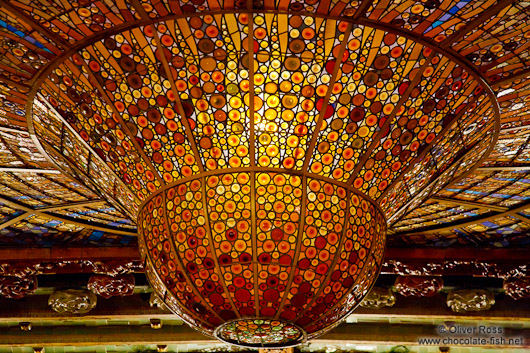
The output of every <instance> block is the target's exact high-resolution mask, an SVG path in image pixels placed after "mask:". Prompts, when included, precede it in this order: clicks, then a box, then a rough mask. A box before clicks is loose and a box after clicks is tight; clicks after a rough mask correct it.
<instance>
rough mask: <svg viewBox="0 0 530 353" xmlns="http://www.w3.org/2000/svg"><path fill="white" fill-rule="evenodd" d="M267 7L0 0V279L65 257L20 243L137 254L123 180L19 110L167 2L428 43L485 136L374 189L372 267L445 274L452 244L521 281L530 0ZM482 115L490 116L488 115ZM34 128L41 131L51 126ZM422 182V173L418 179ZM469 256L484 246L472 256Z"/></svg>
mask: <svg viewBox="0 0 530 353" xmlns="http://www.w3.org/2000/svg"><path fill="white" fill-rule="evenodd" d="M278 3H280V2H278ZM275 4H276V2H270V3H269V2H267V1H265V4H263V3H262V2H260V1H254V2H253V3H252V2H251V1H249V4H246V3H245V2H242V3H241V2H236V4H234V2H233V1H231V2H230V1H225V2H223V1H220V2H218V1H213V0H212V1H207V2H202V1H191V2H189V1H173V0H168V1H148V0H119V1H114V2H113V1H91V0H80V1H78V2H69V1H61V0H0V247H1V249H0V250H6V251H7V250H8V252H5V253H4V254H9V255H6V257H5V260H4V263H3V264H1V265H0V269H1V271H2V272H0V274H3V275H8V276H9V275H13V273H15V272H13V271H11V270H10V268H11V269H12V268H14V267H16V266H17V264H24V266H30V265H31V266H34V265H35V264H36V263H39V262H43V261H44V260H47V261H48V262H50V263H53V262H56V263H58V262H60V261H70V262H72V261H74V260H75V259H74V258H72V257H70V258H68V256H66V257H65V255H64V253H53V252H47V253H46V254H45V255H42V254H44V253H43V252H37V253H35V252H32V251H35V250H37V251H41V250H44V249H49V248H75V249H77V250H76V251H80V252H79V254H82V257H81V258H80V260H82V261H87V262H89V261H91V255H90V253H82V249H94V248H104V249H107V248H108V249H110V248H119V249H122V248H127V249H136V247H137V244H138V243H137V238H136V220H135V219H134V216H133V214H134V212H133V211H131V207H132V206H131V205H130V204H127V202H125V201H124V202H118V201H115V200H123V199H124V198H123V195H125V193H124V191H123V190H122V186H121V183H122V181H120V180H119V178H117V177H115V176H108V178H106V179H105V180H104V181H101V180H102V178H103V177H102V175H103V174H102V172H101V170H102V165H101V163H102V162H101V159H100V158H99V159H98V156H97V154H94V153H91V152H88V153H87V155H88V158H87V161H86V163H85V164H84V165H74V163H69V162H68V161H69V160H71V159H72V156H75V154H76V153H80V152H79V151H84V149H85V148H86V147H84V146H81V145H79V146H77V145H76V143H75V142H74V141H73V140H72V139H71V138H69V135H68V132H67V131H64V129H63V130H57V131H56V132H57V133H56V140H55V141H54V143H55V150H56V151H58V152H56V153H58V154H62V155H63V156H65V157H66V159H65V162H63V163H62V164H61V165H56V164H55V163H54V162H53V161H54V160H58V159H56V158H54V156H53V155H51V153H52V152H50V149H46V150H45V148H43V147H42V145H41V143H40V142H39V141H38V139H37V137H36V135H35V127H34V126H33V125H32V114H34V113H35V111H34V109H37V110H38V109H39V106H38V104H37V105H36V106H34V104H33V103H34V100H35V99H38V98H39V97H38V96H37V95H36V94H37V88H38V86H39V85H40V84H41V83H42V82H43V80H44V79H45V74H44V73H45V72H47V71H46V70H48V69H49V68H50V67H53V66H54V65H55V63H56V62H57V61H59V60H60V59H61V58H62V57H64V56H69V55H71V54H72V53H74V52H76V51H78V50H80V49H81V48H83V47H85V46H86V45H87V44H88V43H93V42H95V41H97V40H101V39H102V38H105V36H108V35H110V34H111V33H117V32H119V31H121V30H123V29H124V28H128V27H131V26H132V25H131V23H135V25H141V24H148V23H153V22H156V21H159V20H160V19H161V18H165V19H172V18H178V17H179V15H178V13H177V12H178V11H177V12H175V14H170V12H171V11H174V9H176V8H180V6H181V7H182V9H185V10H184V11H185V12H186V11H192V12H208V11H213V12H214V13H215V12H216V11H217V12H219V11H220V12H222V11H223V9H231V8H234V6H235V7H239V8H243V9H246V10H245V11H247V10H249V9H251V8H254V9H261V8H263V7H265V8H267V9H269V8H270V7H273V9H272V10H271V11H272V12H274V11H279V12H281V11H282V10H284V9H287V8H289V9H291V10H294V11H302V12H304V11H305V12H309V13H316V14H326V15H330V16H331V17H333V18H340V17H341V16H342V17H343V18H346V19H348V20H349V21H353V22H356V23H359V24H362V25H365V26H372V27H374V28H384V29H385V30H387V31H390V32H392V33H396V34H398V35H404V36H407V38H413V39H414V40H416V41H418V42H419V43H422V44H425V45H427V46H429V47H431V48H436V49H437V50H439V51H440V52H442V53H444V55H446V56H447V57H450V58H451V59H452V60H454V61H455V62H457V63H459V64H461V65H462V66H463V67H465V68H467V69H468V70H469V71H470V72H473V73H474V74H475V75H476V76H477V77H478V78H479V79H480V80H481V81H482V82H484V83H485V85H486V86H488V87H490V88H491V94H492V95H494V96H495V98H496V102H494V103H492V104H491V106H488V107H487V108H484V107H482V108H481V106H479V107H470V108H469V109H471V110H473V109H476V111H475V112H474V113H476V116H477V117H478V118H474V119H476V120H473V121H470V122H467V123H466V124H467V125H466V128H467V127H469V128H470V129H471V130H472V129H478V130H481V129H482V130H484V131H486V130H488V131H491V133H490V134H489V135H488V137H487V138H484V139H483V140H473V138H470V137H469V141H468V140H467V137H465V136H464V135H462V136H461V137H460V139H459V138H455V139H452V140H446V141H443V142H444V143H445V146H446V147H447V146H451V144H455V145H457V144H459V145H460V144H461V146H459V148H461V153H459V154H455V155H449V156H448V157H447V158H445V159H443V158H442V157H440V155H437V151H436V150H434V151H432V152H430V153H429V154H425V155H419V156H418V157H417V158H416V159H415V162H416V163H417V164H418V165H428V164H429V163H431V164H432V163H433V162H432V161H433V160H434V161H440V160H442V159H443V162H440V163H438V164H437V167H436V168H434V169H433V170H434V172H433V177H432V178H430V179H429V178H427V177H426V176H423V175H422V174H421V171H420V170H415V169H412V168H411V169H410V170H409V171H408V174H407V175H406V176H405V177H404V180H403V182H401V181H400V183H399V184H398V185H397V186H394V189H393V190H390V191H387V192H386V193H385V194H384V195H383V196H387V197H391V195H392V193H394V194H395V195H397V196H395V197H396V198H397V199H399V197H400V192H401V193H408V196H407V197H409V198H406V197H405V199H406V201H404V202H401V203H397V205H398V206H396V207H395V208H393V209H392V212H391V213H389V214H388V215H389V217H388V234H387V247H388V249H389V251H388V252H387V257H386V259H387V264H386V267H385V268H386V269H387V270H386V271H387V273H393V274H402V275H404V274H407V270H403V268H402V267H400V268H399V269H397V268H398V267H399V266H397V265H395V263H396V261H397V260H400V261H402V263H406V264H408V266H409V267H408V268H409V269H411V268H413V267H414V266H419V268H424V267H425V264H429V263H430V264H431V265H432V266H435V265H438V266H445V267H444V268H445V269H446V271H450V269H451V268H453V267H454V266H455V265H454V263H453V264H452V265H451V266H453V267H451V266H449V265H448V264H447V263H448V262H450V261H452V260H454V258H451V254H452V252H451V251H460V252H459V253H458V254H459V255H458V256H457V257H458V259H459V260H461V261H464V262H465V261H467V262H474V263H486V262H487V263H489V264H494V263H496V262H498V261H501V262H510V261H511V262H510V263H511V265H510V266H512V267H511V268H513V269H517V271H518V272H516V276H529V275H530V273H529V272H530V269H529V268H527V267H526V266H527V265H528V263H529V261H528V260H529V259H530V256H527V257H525V255H524V253H525V249H529V248H530V231H529V229H530V147H529V146H530V145H529V139H530V118H529V117H530V114H528V110H530V81H529V80H530V58H529V54H530V2H526V1H505V0H504V1H503V0H501V1H494V0H489V1H488V0H486V1H451V0H446V1H440V0H427V1H405V0H401V1H398V0H396V1H389V0H379V1H367V0H363V1H316V0H311V1H309V0H306V1H305V2H304V1H297V2H295V1H292V2H291V1H282V2H281V4H280V5H275ZM268 6H269V7H268ZM275 6H279V7H278V8H276V7H275ZM281 6H283V8H282V7H281ZM172 16H173V17H172ZM481 109H483V110H481ZM490 115H491V116H498V117H499V118H500V120H496V119H493V118H488V117H489V116H490ZM499 122H500V124H499ZM468 125H469V126H468ZM45 127H47V128H49V129H50V130H53V127H52V126H45ZM462 131H464V132H465V129H464V128H462ZM464 140H465V141H464ZM490 140H492V141H494V143H489V142H490ZM464 142H465V143H464ZM462 146H463V147H462ZM441 150H442V148H440V151H441ZM440 153H441V152H440ZM444 156H445V154H444ZM466 156H467V157H466ZM469 156H471V157H469ZM68 157H70V159H69V158H68ZM464 157H465V158H468V159H469V160H467V159H465V158H464ZM435 164H436V163H435ZM455 176H457V177H455ZM422 178H423V179H425V180H428V181H427V182H425V185H424V182H423V181H422ZM409 181H410V182H409ZM383 198H384V197H381V198H380V200H381V199H383ZM404 248H410V250H409V251H415V252H411V253H406V254H413V255H410V256H409V255H406V254H405V253H404V252H401V249H404ZM457 248H458V249H460V250H457ZM422 249H432V251H433V252H427V253H426V252H422V251H423V250H422ZM492 249H507V250H509V251H512V250H513V251H514V254H515V253H516V252H518V253H517V254H523V255H517V256H515V257H514V258H513V259H510V256H509V254H510V253H509V252H504V253H502V254H503V255H502V257H499V256H498V255H488V254H494V253H493V252H492V251H493V250H492ZM28 250H31V251H29V252H28ZM477 250H479V251H478V252H477ZM90 251H92V250H90ZM118 251H119V250H118ZM127 251H129V250H127ZM131 251H132V252H130V253H128V254H127V256H123V257H119V261H122V263H123V264H127V263H130V262H131V261H137V260H138V259H139V257H138V258H135V256H136V255H135V254H136V253H135V252H134V250H131ZM436 251H438V252H436ZM521 251H522V253H521ZM35 254H38V255H35ZM76 254H77V253H76ZM92 254H94V255H93V256H92V260H93V261H100V262H101V261H102V262H105V261H107V262H110V261H112V259H113V258H112V255H104V253H103V252H101V253H97V252H93V253H92ZM96 254H97V255H96ZM109 254H114V255H116V254H117V252H116V251H114V252H111V253H109ZM403 254H405V255H403ZM441 254H442V255H441ZM480 254H485V255H484V256H483V258H482V260H481V256H482V255H480ZM407 256H409V257H407ZM488 256H489V257H488ZM0 261H1V260H0ZM392 261H394V262H392ZM407 261H409V262H408V263H407ZM480 261H482V262H480ZM418 264H420V265H418ZM433 264H434V265H433ZM113 265H115V264H113ZM136 265H137V267H134V269H133V270H131V272H135V271H136V272H138V271H140V272H141V264H136ZM9 266H11V267H9ZM109 266H110V265H109ZM116 266H118V265H116ZM392 266H394V267H393V269H391V270H390V269H389V268H390V267H392ZM422 266H423V267H422ZM432 266H431V267H432ZM81 267H82V266H78V267H75V266H73V267H69V270H68V271H67V272H69V273H76V272H79V273H81V272H87V271H86V269H82V268H81ZM476 267H480V266H479V265H477V266H476ZM490 267H491V266H490ZM490 267H488V268H490ZM448 269H449V270H448ZM137 270H138V271H137ZM9 271H11V272H9ZM90 271H91V270H90ZM90 271H88V272H90ZM400 271H401V272H400ZM411 271H412V270H411ZM411 271H409V272H408V273H409V274H410V273H411ZM463 271H464V270H463ZM58 272H60V271H57V269H54V270H51V271H48V272H46V271H45V270H40V272H38V271H36V272H35V273H36V274H43V273H53V274H57V273H58ZM93 272H97V271H93ZM499 273H500V272H495V273H493V272H492V273H489V274H488V273H487V270H486V272H484V273H483V274H484V275H485V276H486V277H488V276H489V277H502V276H500V275H499ZM505 273H512V274H513V272H509V271H508V272H505ZM415 274H417V273H415ZM444 274H447V273H444ZM449 274H450V273H449ZM470 275H471V274H470ZM472 275H476V273H474V274H472ZM508 276H509V275H505V277H508ZM527 300H528V299H527ZM387 348H388V347H386V346H385V347H383V348H381V349H387ZM179 349H180V348H179ZM388 349H390V348H388ZM180 350H182V349H180ZM381 351H382V350H381ZM429 352H430V351H429Z"/></svg>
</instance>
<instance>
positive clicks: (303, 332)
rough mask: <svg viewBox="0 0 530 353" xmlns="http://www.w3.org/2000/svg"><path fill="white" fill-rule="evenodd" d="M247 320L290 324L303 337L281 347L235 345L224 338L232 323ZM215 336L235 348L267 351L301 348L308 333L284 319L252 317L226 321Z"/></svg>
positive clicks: (215, 332)
mask: <svg viewBox="0 0 530 353" xmlns="http://www.w3.org/2000/svg"><path fill="white" fill-rule="evenodd" d="M246 320H270V321H279V322H281V323H284V324H288V325H291V326H293V327H295V328H296V329H297V330H298V331H300V333H301V336H299V337H297V338H296V339H295V340H293V341H292V342H289V343H287V344H281V345H274V344H265V345H258V344H243V343H235V342H233V341H230V340H227V339H224V338H222V337H221V336H220V335H221V332H220V331H222V330H223V329H224V328H225V327H226V326H228V325H230V324H232V323H235V322H238V321H246ZM213 336H214V337H215V338H217V339H218V340H219V341H221V342H224V343H228V344H231V345H233V346H238V347H243V348H266V349H282V348H289V347H296V346H299V345H301V344H304V343H306V342H307V336H308V335H307V332H306V331H305V330H304V329H303V328H302V327H300V326H299V325H297V324H295V323H294V322H290V321H288V320H283V319H270V318H267V317H252V316H249V317H241V318H238V319H233V320H229V321H226V322H224V323H222V324H221V325H219V326H218V327H217V328H216V329H215V330H214V332H213Z"/></svg>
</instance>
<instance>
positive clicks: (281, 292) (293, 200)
mask: <svg viewBox="0 0 530 353" xmlns="http://www.w3.org/2000/svg"><path fill="white" fill-rule="evenodd" d="M253 192H255V194H256V200H255V201H254V198H252V197H251V195H252V193H253ZM138 226H139V232H140V234H141V236H142V237H141V239H140V250H141V254H142V256H143V257H144V258H145V261H146V263H147V268H149V269H151V268H154V269H157V270H156V274H155V273H154V272H152V271H148V272H147V273H148V277H149V278H150V280H151V282H152V283H155V288H156V289H157V291H158V293H160V294H163V297H164V298H166V302H168V303H169V305H170V307H171V308H173V310H175V311H176V312H178V313H179V314H180V315H181V316H182V317H183V318H184V319H185V320H187V321H189V322H190V323H191V324H192V325H193V326H195V327H199V328H201V329H202V330H203V332H205V333H208V334H212V332H213V331H214V329H215V328H216V327H217V326H219V325H220V324H222V323H223V322H227V321H230V320H233V319H237V318H241V317H242V318H245V317H254V318H261V319H270V320H276V319H280V320H283V321H282V322H286V323H289V322H292V323H295V324H297V325H299V326H300V327H302V328H303V329H304V330H305V331H307V333H308V335H309V336H310V337H311V336H314V335H316V334H318V333H321V332H322V331H325V330H326V329H327V328H328V327H329V325H331V324H333V323H337V322H339V321H340V319H342V318H343V317H344V315H346V314H347V313H348V312H349V311H350V310H351V309H352V308H353V307H354V306H355V305H357V304H358V303H359V301H360V299H361V298H362V296H363V295H364V294H366V293H367V292H368V290H369V289H370V287H371V286H372V284H373V282H374V281H375V279H376V277H377V274H378V272H379V268H380V266H381V263H382V260H383V251H384V239H385V237H384V235H385V230H386V225H385V221H384V217H383V214H382V213H381V211H380V210H379V209H378V208H377V207H376V206H374V205H373V204H372V203H371V202H370V201H369V199H367V198H366V197H364V196H362V194H358V193H357V192H355V191H354V190H353V189H352V190H349V189H346V188H344V187H342V186H338V185H335V184H333V183H330V182H325V181H322V180H318V179H313V178H307V177H300V176H298V175H290V174H284V173H275V172H272V171H262V172H251V173H246V172H242V173H226V174H219V175H212V176H209V177H205V178H199V179H194V180H191V181H188V182H185V183H180V184H176V185H173V186H170V187H166V188H164V189H162V190H161V191H159V192H157V193H155V194H154V195H152V196H151V198H150V200H148V202H147V203H146V204H145V207H144V208H143V209H142V210H141V212H140V215H139V218H138ZM169 298H171V299H169ZM223 332H225V331H223ZM269 339H270V340H276V339H275V338H272V337H271V338H269ZM242 343H243V342H242Z"/></svg>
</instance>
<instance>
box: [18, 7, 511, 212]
mask: <svg viewBox="0 0 530 353" xmlns="http://www.w3.org/2000/svg"><path fill="white" fill-rule="evenodd" d="M228 13H236V14H240V13H247V14H255V13H258V14H259V13H262V14H265V13H267V14H286V15H290V14H296V15H303V16H307V17H313V18H324V19H332V20H337V21H344V22H346V23H351V24H359V25H362V26H366V27H371V28H374V29H378V30H382V31H385V32H387V33H393V34H397V35H400V36H403V37H405V38H408V39H412V40H415V41H416V42H418V43H420V44H422V45H424V46H426V47H428V48H430V49H432V50H433V51H435V52H437V53H440V54H442V55H444V56H445V57H447V58H448V59H450V60H451V61H453V62H455V63H456V64H458V65H459V66H461V67H462V68H464V69H465V70H467V71H468V72H469V74H470V75H472V76H473V77H474V78H475V79H476V80H477V82H478V83H479V84H480V85H481V86H482V87H483V88H484V89H485V92H486V94H487V96H488V98H489V100H490V102H491V104H492V108H493V115H494V127H493V130H494V131H493V137H492V140H491V142H490V144H489V147H488V149H487V150H486V151H485V152H484V153H483V155H482V156H481V157H480V158H479V159H478V160H477V162H475V164H474V165H472V166H471V167H470V168H469V169H468V170H467V171H466V172H464V173H462V174H461V175H460V176H458V177H456V178H454V179H451V180H450V181H449V184H448V185H451V184H454V183H455V182H458V181H460V180H462V179H463V178H465V177H467V176H468V175H469V174H471V173H472V172H473V171H475V170H476V169H477V168H478V167H479V166H480V165H481V164H482V162H483V161H484V160H485V159H486V158H487V157H488V156H489V155H490V154H491V152H492V151H493V149H494V147H495V144H496V142H497V140H498V137H499V133H500V125H501V123H500V106H499V102H498V99H497V96H496V95H495V93H494V91H493V89H492V88H491V86H490V84H489V83H488V82H487V80H486V79H485V76H484V75H483V74H482V73H481V72H480V71H479V70H477V69H476V68H475V67H474V66H473V65H471V64H470V63H468V62H467V61H466V60H465V58H463V57H461V56H460V55H459V54H458V53H455V52H453V51H452V50H451V49H450V48H442V47H436V45H435V43H433V42H432V40H429V39H427V38H425V37H422V36H420V35H417V34H415V33H412V32H407V31H405V30H403V29H400V28H396V27H394V26H391V25H390V24H383V23H381V22H377V21H374V20H370V19H367V18H346V17H342V16H330V15H321V14H312V13H307V12H300V11H285V10H253V9H251V10H243V9H239V10H237V9H230V10H216V11H204V12H200V13H193V14H192V13H184V14H172V15H167V16H161V17H156V18H152V19H149V20H145V19H144V20H135V21H132V22H126V23H124V24H123V25H118V26H115V27H113V28H110V29H107V30H104V31H101V32H98V33H97V34H96V35H94V36H92V37H89V38H87V39H86V40H84V41H80V42H79V44H77V45H74V46H72V47H71V48H70V49H69V50H67V51H65V52H64V53H63V55H62V56H61V57H60V58H58V59H57V60H54V61H51V62H50V63H49V64H48V65H47V66H45V67H44V68H43V69H41V71H40V72H39V73H37V75H36V76H37V78H36V80H35V84H34V85H33V86H32V88H31V90H30V91H29V93H28V100H27V103H26V122H27V124H28V125H27V126H28V132H29V134H30V137H31V139H32V140H33V142H34V143H35V145H36V147H37V149H38V150H39V152H41V153H42V154H43V156H44V157H45V158H46V159H47V160H48V161H49V162H50V163H51V164H52V165H54V166H55V167H56V168H57V169H59V170H60V171H61V172H62V173H64V174H67V175H70V173H68V172H66V171H65V170H64V169H63V168H62V167H61V166H59V165H58V164H57V163H56V162H55V161H54V160H53V159H52V158H51V157H50V156H49V154H48V153H47V151H46V149H45V148H44V147H43V146H42V144H41V142H40V139H39V137H38V136H37V133H36V131H35V127H34V125H33V118H32V110H33V109H32V108H33V105H34V101H35V97H36V95H37V93H38V91H39V89H40V88H41V85H42V83H43V81H44V80H45V79H46V77H48V76H49V75H50V74H51V72H52V71H53V70H54V69H55V68H56V67H58V66H59V65H60V64H62V63H63V62H64V61H65V60H67V59H69V58H71V57H72V56H73V55H74V54H77V53H79V51H80V50H81V49H83V48H86V47H88V46H90V45H92V44H94V43H96V42H98V41H101V40H103V39H105V38H107V37H108V36H111V35H115V34H119V33H122V32H124V31H127V30H130V29H133V28H138V27H140V26H147V25H152V24H156V23H160V22H164V21H167V20H174V19H179V18H194V17H204V16H207V15H223V14H228ZM89 149H90V151H91V152H92V153H93V155H94V156H95V158H99V156H98V155H97V154H96V153H95V152H94V151H93V150H92V148H91V147H89ZM470 152H471V149H469V150H468V151H466V153H465V154H468V153H470ZM69 164H71V163H69ZM253 167H254V166H252V167H251V168H253ZM225 169H226V170H232V168H225ZM276 170H277V171H279V170H280V169H276ZM113 173H114V172H113ZM205 173H206V172H203V173H200V174H198V175H206V174H205ZM308 174H310V173H305V175H308ZM116 177H117V176H116ZM118 179H119V178H118ZM120 180H121V179H120ZM182 180H185V179H184V178H183V179H180V180H179V182H180V181H182ZM171 184H172V183H171ZM171 184H169V185H171ZM92 185H93V186H94V187H95V188H96V189H99V188H98V187H97V185H95V184H94V183H92ZM167 185H168V184H165V185H163V186H162V188H163V187H165V186H167ZM162 188H161V189H162ZM155 193H156V192H155ZM361 194H362V193H361ZM150 196H151V195H149V196H148V197H147V198H146V200H148V199H150V198H151V197H150ZM417 196H418V195H416V196H413V197H412V199H411V200H414V199H416V197H417ZM146 200H144V202H141V205H140V207H139V208H138V209H140V208H141V207H143V205H144V204H145V201H146ZM373 203H374V204H376V202H375V200H374V202H373ZM378 209H379V210H380V207H379V205H378Z"/></svg>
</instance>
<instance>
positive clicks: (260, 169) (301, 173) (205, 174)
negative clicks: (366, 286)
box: [138, 166, 387, 221]
mask: <svg viewBox="0 0 530 353" xmlns="http://www.w3.org/2000/svg"><path fill="white" fill-rule="evenodd" d="M263 172H270V173H276V174H287V175H296V176H299V177H302V178H304V177H305V178H312V179H315V180H321V181H325V182H327V183H330V184H333V185H335V186H340V187H343V188H344V189H346V190H348V191H350V192H352V193H354V194H355V195H357V196H359V197H361V198H362V199H363V200H366V201H368V202H369V203H370V204H372V205H373V206H374V207H375V209H376V210H377V212H379V213H381V216H382V217H383V219H384V220H385V221H386V220H387V219H386V217H385V212H384V211H383V210H382V209H381V206H379V203H378V202H376V200H373V199H371V198H370V197H369V196H368V195H366V194H364V193H362V192H361V191H359V190H358V189H356V188H355V187H353V185H348V184H347V183H345V182H341V181H337V180H335V179H331V178H327V177H324V176H321V175H318V174H313V173H309V172H304V171H302V170H292V169H285V168H273V167H258V166H250V167H239V168H220V169H215V170H210V171H205V172H202V173H198V174H195V175H192V176H189V177H185V178H182V179H179V180H176V181H174V182H172V183H169V184H165V185H162V186H161V187H160V188H158V189H156V190H155V191H154V192H152V193H151V194H150V195H148V196H147V197H146V198H145V200H144V201H142V203H141V204H140V205H139V206H138V210H142V209H143V208H144V207H145V205H147V204H148V203H149V202H150V201H151V200H153V199H154V198H155V197H157V196H158V195H160V194H161V193H162V192H165V191H166V190H168V189H171V188H174V187H176V186H179V185H181V184H185V183H187V182H190V181H192V180H197V179H202V178H205V177H209V176H214V175H224V174H235V173H263Z"/></svg>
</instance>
